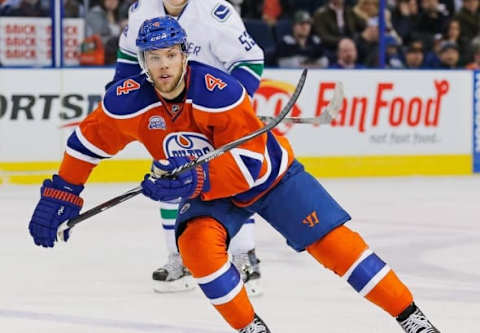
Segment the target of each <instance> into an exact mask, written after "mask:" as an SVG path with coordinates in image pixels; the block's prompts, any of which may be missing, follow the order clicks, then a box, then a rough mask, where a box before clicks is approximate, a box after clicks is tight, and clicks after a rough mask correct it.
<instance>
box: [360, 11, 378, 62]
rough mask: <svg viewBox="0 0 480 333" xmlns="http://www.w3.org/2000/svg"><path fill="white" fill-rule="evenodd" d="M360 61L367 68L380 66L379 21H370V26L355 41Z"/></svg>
mask: <svg viewBox="0 0 480 333" xmlns="http://www.w3.org/2000/svg"><path fill="white" fill-rule="evenodd" d="M354 41H355V45H357V50H358V61H359V62H360V63H362V64H364V65H366V66H367V67H377V66H378V21H377V20H376V19H370V20H369V21H368V26H367V27H366V28H365V29H364V30H363V31H362V33H361V34H360V35H359V36H357V38H355V39H354Z"/></svg>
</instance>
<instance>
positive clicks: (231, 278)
mask: <svg viewBox="0 0 480 333" xmlns="http://www.w3.org/2000/svg"><path fill="white" fill-rule="evenodd" d="M240 280H241V279H240V273H238V271H237V269H236V268H235V266H233V265H232V264H231V263H230V268H229V269H228V270H227V271H226V272H225V273H223V274H222V275H220V276H219V277H217V278H216V279H215V280H213V281H211V282H208V283H205V284H199V286H200V288H201V289H202V291H203V293H204V294H205V296H207V297H208V298H209V299H216V298H221V297H224V296H226V295H227V294H229V293H230V292H231V291H232V290H233V289H234V288H235V287H236V286H237V285H238V283H239V281H240Z"/></svg>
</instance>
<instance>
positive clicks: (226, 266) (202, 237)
mask: <svg viewBox="0 0 480 333" xmlns="http://www.w3.org/2000/svg"><path fill="white" fill-rule="evenodd" d="M226 240H227V232H226V231H225V229H224V228H223V226H222V225H221V224H220V223H219V222H217V221H215V220H214V219H212V218H210V217H200V218H196V219H194V220H192V221H190V222H188V225H187V227H186V229H185V231H184V232H183V233H182V235H181V236H180V237H179V239H178V248H179V250H180V255H181V256H182V259H183V263H184V264H185V266H186V267H187V268H188V269H189V270H190V271H191V272H192V275H193V277H194V278H195V280H196V281H197V283H198V284H199V286H200V288H201V289H202V291H203V293H204V294H205V296H207V298H208V299H209V300H210V302H211V303H212V304H213V305H214V306H215V308H216V309H217V310H218V312H220V314H221V315H222V316H223V318H224V319H225V320H226V321H227V322H228V323H229V324H230V326H232V327H233V328H234V329H237V330H238V329H241V328H244V327H245V326H247V325H248V324H250V323H251V322H252V320H253V317H254V315H255V313H254V310H253V306H252V304H251V303H250V300H249V299H248V296H247V293H246V291H245V288H244V286H243V281H242V279H241V278H240V274H239V273H238V271H237V269H236V268H235V266H233V264H232V263H231V262H230V261H229V260H228V254H227V246H226Z"/></svg>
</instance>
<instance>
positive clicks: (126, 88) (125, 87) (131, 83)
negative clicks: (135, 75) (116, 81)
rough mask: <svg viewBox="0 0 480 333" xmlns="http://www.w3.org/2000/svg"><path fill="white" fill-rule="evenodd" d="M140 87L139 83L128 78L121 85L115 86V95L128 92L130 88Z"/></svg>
mask: <svg viewBox="0 0 480 333" xmlns="http://www.w3.org/2000/svg"><path fill="white" fill-rule="evenodd" d="M137 89H140V84H139V83H138V82H137V81H134V80H132V79H128V80H127V81H125V82H123V85H121V86H118V87H117V96H120V95H122V94H125V95H126V94H128V93H129V92H130V91H132V90H137Z"/></svg>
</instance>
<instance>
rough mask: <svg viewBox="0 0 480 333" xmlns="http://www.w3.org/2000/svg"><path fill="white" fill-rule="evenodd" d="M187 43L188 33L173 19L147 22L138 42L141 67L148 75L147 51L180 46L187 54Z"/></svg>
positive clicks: (157, 19) (142, 28)
mask: <svg viewBox="0 0 480 333" xmlns="http://www.w3.org/2000/svg"><path fill="white" fill-rule="evenodd" d="M186 43H187V33H186V32H185V30H184V29H183V28H182V27H181V26H180V24H179V23H178V21H177V20H176V19H174V18H173V17H171V16H168V15H167V16H163V17H156V18H153V19H150V20H145V22H143V24H142V25H141V27H140V30H139V31H138V36H137V40H136V44H137V50H138V51H137V54H138V62H139V64H140V67H142V69H143V71H144V72H146V73H147V75H148V72H147V66H146V64H145V51H151V50H158V49H165V48H169V47H172V46H175V45H180V47H181V49H182V51H183V52H185V53H186V51H187V45H186Z"/></svg>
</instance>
